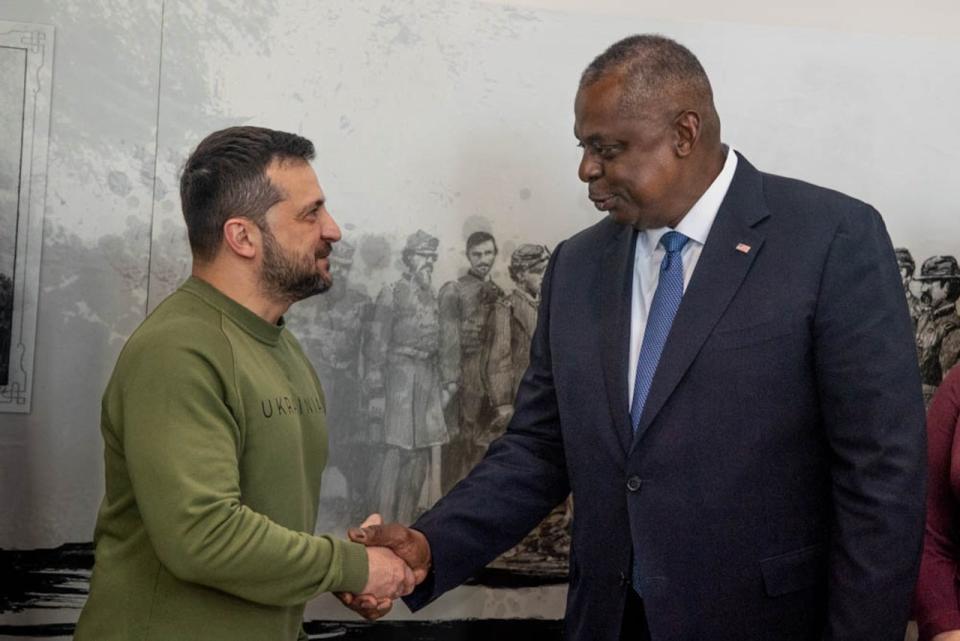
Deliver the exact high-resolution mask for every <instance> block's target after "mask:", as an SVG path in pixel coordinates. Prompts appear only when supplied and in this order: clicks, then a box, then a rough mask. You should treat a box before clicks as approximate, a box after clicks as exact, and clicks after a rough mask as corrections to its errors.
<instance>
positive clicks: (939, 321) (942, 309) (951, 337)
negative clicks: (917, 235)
mask: <svg viewBox="0 0 960 641" xmlns="http://www.w3.org/2000/svg"><path fill="white" fill-rule="evenodd" d="M917 280H919V281H921V282H922V283H923V287H922V292H921V300H922V301H923V302H924V303H925V304H927V305H929V308H928V309H927V310H925V312H924V313H922V314H921V316H920V319H919V321H918V323H917V356H918V358H919V361H920V376H921V378H922V380H923V394H924V398H925V399H926V400H927V402H929V401H930V398H931V397H932V396H933V392H934V391H936V389H937V386H938V385H940V381H941V380H943V376H944V375H945V374H946V373H947V371H948V370H949V369H950V368H951V367H953V366H954V364H956V362H957V357H958V354H960V331H958V330H960V316H958V314H957V306H956V303H957V299H958V297H960V267H958V265H957V260H956V259H955V258H954V257H953V256H931V257H930V258H928V259H927V260H926V261H924V263H923V266H922V267H921V269H920V276H919V277H918V278H917Z"/></svg>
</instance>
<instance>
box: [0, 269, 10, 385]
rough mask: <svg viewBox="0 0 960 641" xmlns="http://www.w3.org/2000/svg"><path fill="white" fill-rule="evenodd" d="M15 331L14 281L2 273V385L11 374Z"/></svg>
mask: <svg viewBox="0 0 960 641" xmlns="http://www.w3.org/2000/svg"><path fill="white" fill-rule="evenodd" d="M12 331H13V281H12V280H10V278H9V277H8V276H7V275H6V274H0V385H6V384H7V381H8V378H9V374H10V342H11V333H12Z"/></svg>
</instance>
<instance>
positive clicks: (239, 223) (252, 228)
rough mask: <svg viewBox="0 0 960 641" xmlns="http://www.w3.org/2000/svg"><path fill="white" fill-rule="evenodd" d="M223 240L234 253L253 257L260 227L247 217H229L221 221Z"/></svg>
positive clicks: (255, 253)
mask: <svg viewBox="0 0 960 641" xmlns="http://www.w3.org/2000/svg"><path fill="white" fill-rule="evenodd" d="M223 241H224V242H225V243H226V245H227V247H228V248H229V249H230V251H232V252H233V253H234V254H236V255H238V256H241V257H243V258H255V257H256V255H257V251H258V247H260V241H261V237H260V228H259V227H257V226H256V224H254V222H253V221H252V220H250V219H249V218H240V217H235V218H229V219H227V222H225V223H223Z"/></svg>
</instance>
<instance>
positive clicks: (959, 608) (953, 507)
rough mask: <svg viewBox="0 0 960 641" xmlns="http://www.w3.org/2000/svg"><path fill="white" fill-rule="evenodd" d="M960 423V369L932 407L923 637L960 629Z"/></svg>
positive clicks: (918, 606) (921, 584) (920, 611)
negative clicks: (957, 484) (956, 474)
mask: <svg viewBox="0 0 960 641" xmlns="http://www.w3.org/2000/svg"><path fill="white" fill-rule="evenodd" d="M958 421H960V370H956V371H954V372H951V374H950V376H948V377H947V378H945V379H944V381H943V383H942V384H941V385H940V388H939V389H938V390H937V393H936V394H935V395H934V396H933V401H931V403H930V413H929V416H928V426H927V439H928V444H927V451H928V461H929V468H930V469H929V472H928V475H927V479H928V480H927V483H928V486H927V488H928V489H927V527H926V532H925V534H924V542H923V559H922V561H921V563H920V579H919V581H918V582H917V594H916V601H915V606H914V614H915V616H916V618H917V625H918V626H919V628H920V638H921V639H930V638H932V637H933V636H935V635H937V634H939V633H941V632H946V631H948V630H960V605H958V603H960V593H958V592H957V579H956V576H957V559H958V552H960V550H958V549H957V540H956V535H955V527H954V521H955V520H956V516H957V499H956V498H955V497H954V494H953V490H952V488H951V485H950V470H951V467H952V466H953V461H954V455H953V451H954V442H955V439H956V430H957V423H958Z"/></svg>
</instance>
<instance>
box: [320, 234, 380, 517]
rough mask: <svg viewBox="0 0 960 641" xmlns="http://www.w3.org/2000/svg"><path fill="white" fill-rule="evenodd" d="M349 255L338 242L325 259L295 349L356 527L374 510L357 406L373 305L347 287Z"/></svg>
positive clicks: (365, 435) (349, 248)
mask: <svg viewBox="0 0 960 641" xmlns="http://www.w3.org/2000/svg"><path fill="white" fill-rule="evenodd" d="M353 254H354V247H353V245H351V244H350V243H348V242H347V241H344V240H341V241H340V242H338V243H337V244H336V246H335V247H334V250H333V253H332V254H330V272H331V276H332V278H333V285H332V286H331V287H330V289H329V290H328V291H327V292H326V294H324V295H323V296H317V297H315V298H313V299H311V300H310V301H306V302H304V303H301V305H304V306H307V305H309V306H312V307H313V310H312V311H313V312H314V317H313V319H312V320H311V321H310V325H309V328H308V329H307V330H306V332H305V333H306V335H305V336H304V338H303V340H302V341H301V343H302V344H303V347H304V350H305V351H306V352H307V355H308V356H309V357H310V361H311V362H312V363H313V367H314V369H316V370H317V376H319V377H320V381H321V383H322V385H323V391H324V395H325V396H326V399H327V425H328V432H329V434H330V457H329V461H330V464H331V465H332V466H333V467H336V468H337V469H338V470H339V471H340V473H341V474H342V475H343V478H344V480H345V481H346V483H347V500H348V501H349V504H350V510H351V518H352V520H354V521H356V520H357V519H361V520H362V519H363V518H365V517H366V515H367V514H370V513H371V512H373V511H375V510H376V507H377V506H376V505H373V504H370V503H369V502H368V501H367V497H368V495H369V491H368V488H367V483H366V480H367V478H368V475H369V466H370V452H371V449H370V433H369V427H368V425H369V422H368V417H367V415H366V412H365V411H363V410H364V404H363V403H362V402H361V381H362V380H363V379H362V377H361V360H362V359H361V351H362V344H363V337H364V334H365V330H366V328H367V326H368V325H369V323H370V320H371V316H372V314H373V301H371V300H370V297H369V296H367V295H366V294H364V293H363V292H359V291H357V290H356V289H353V288H351V287H349V275H350V269H351V268H352V266H353Z"/></svg>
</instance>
